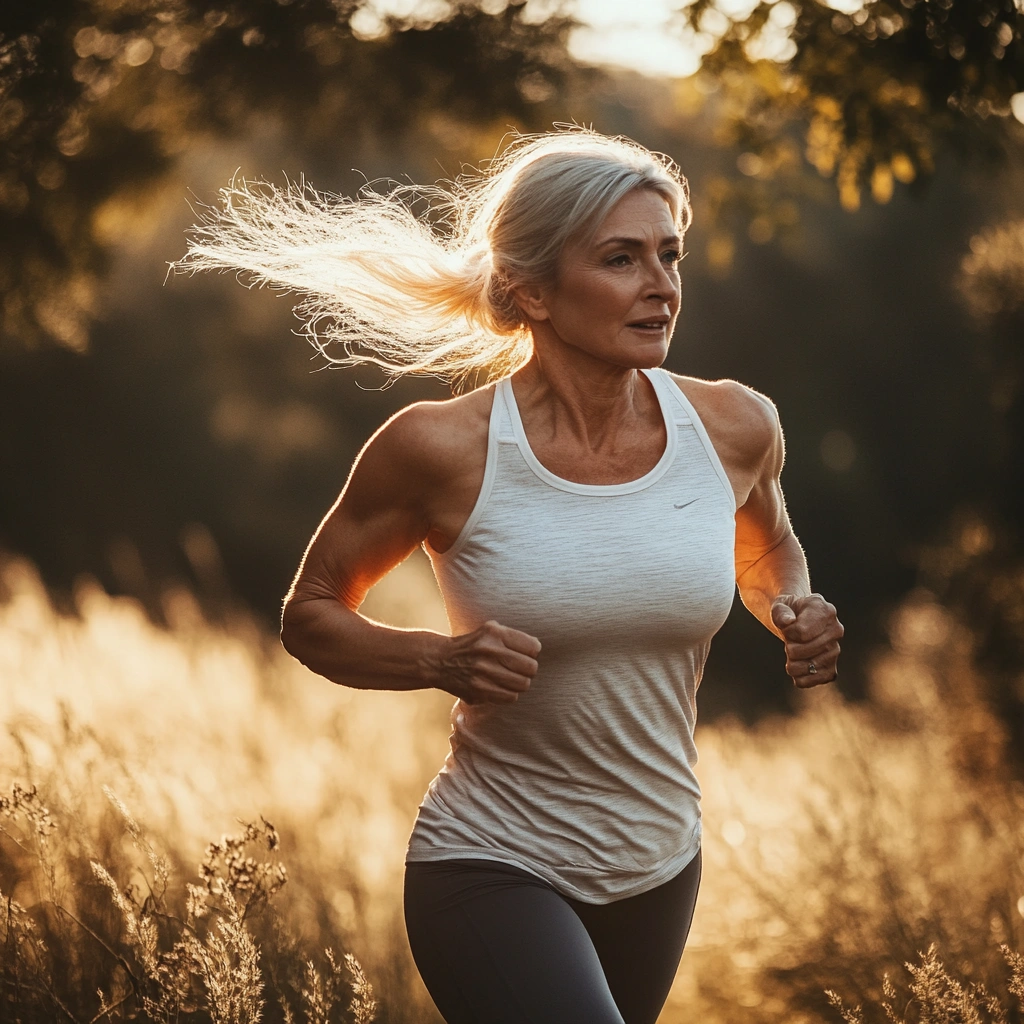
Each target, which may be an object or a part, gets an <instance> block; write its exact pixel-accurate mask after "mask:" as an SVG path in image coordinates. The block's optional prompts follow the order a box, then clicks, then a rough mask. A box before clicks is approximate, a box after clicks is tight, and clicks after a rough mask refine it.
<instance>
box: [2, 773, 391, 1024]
mask: <svg viewBox="0 0 1024 1024" xmlns="http://www.w3.org/2000/svg"><path fill="white" fill-rule="evenodd" d="M107 797H108V799H109V800H110V803H111V804H112V805H113V807H114V809H115V810H116V813H117V814H118V815H119V816H120V818H121V821H122V823H123V827H124V831H125V834H126V835H127V837H128V838H129V839H130V841H131V845H132V847H133V848H134V850H135V852H136V853H137V854H141V855H142V863H141V864H140V863H138V862H136V863H135V864H134V865H133V867H134V873H135V874H136V876H137V877H139V878H141V879H143V883H142V884H143V886H144V889H143V888H141V887H140V886H139V885H138V884H137V883H135V882H132V883H130V884H128V885H127V886H122V885H121V884H119V883H118V882H117V881H116V880H115V878H114V876H113V875H112V874H111V873H110V871H108V870H107V868H106V867H105V866H104V865H103V864H101V863H100V862H98V861H97V860H94V859H89V860H88V868H89V869H90V871H91V874H92V876H93V879H94V882H95V883H98V891H97V885H95V884H94V885H92V886H91V887H90V886H89V883H88V877H87V874H86V872H85V870H84V864H83V858H84V856H87V854H83V853H82V851H81V850H80V849H79V847H78V844H77V843H76V842H74V841H73V839H72V837H71V836H69V835H68V834H67V832H66V831H65V832H64V833H63V834H62V832H61V829H60V828H59V825H58V823H57V822H55V821H54V820H53V819H52V817H51V816H50V812H49V811H48V810H47V809H46V808H45V807H44V806H43V805H42V803H41V800H40V798H39V795H38V794H37V792H36V790H35V789H34V788H33V789H25V788H23V787H21V786H19V785H18V784H17V783H15V785H14V786H13V788H12V790H11V796H10V797H9V798H7V797H3V798H0V835H2V836H3V837H4V839H6V840H7V841H8V843H9V844H11V846H12V847H13V849H8V848H5V847H3V846H2V845H0V869H2V876H3V881H4V887H5V889H6V890H7V891H6V893H4V892H0V906H2V909H3V913H4V915H5V916H4V917H3V918H0V950H2V958H0V1005H2V1006H3V1009H4V1012H5V1014H6V1017H5V1019H12V1020H19V1021H22V1022H25V1024H29V1022H33V1021H40V1022H41V1021H45V1020H53V1019H55V1018H60V1017H63V1018H66V1019H68V1020H71V1021H90V1022H97V1021H100V1020H108V1021H145V1022H160V1024H172V1022H175V1024H176V1022H180V1021H192V1022H195V1024H204V1022H209V1024H255V1022H256V1021H259V1020H262V1019H264V1017H265V1016H269V1017H271V1018H272V1019H284V1020H286V1021H294V1020H296V1019H297V1018H296V1016H295V1010H294V1007H295V1006H296V1005H301V1006H302V1017H301V1018H299V1019H304V1020H305V1021H307V1022H308V1024H328V1021H330V1020H336V1019H337V1014H336V1008H340V1006H341V1003H342V1001H343V1000H344V999H346V998H347V999H348V1000H349V1005H348V1012H349V1019H350V1020H351V1021H352V1024H371V1022H372V1021H373V1019H374V1015H375V1008H376V1002H375V1000H374V997H373V990H372V988H371V986H370V985H369V983H368V982H367V980H366V977H365V975H364V974H363V971H362V968H361V967H360V966H359V964H358V962H357V961H356V960H355V958H354V957H353V956H352V955H351V954H346V956H345V957H344V960H343V961H339V960H338V959H337V958H336V957H335V955H334V953H333V951H332V950H331V949H329V948H328V949H326V950H324V960H325V966H323V967H318V966H317V965H316V964H315V963H314V961H313V960H311V959H309V958H308V957H304V956H302V955H301V954H299V953H298V952H297V951H296V949H295V948H294V947H293V946H289V945H287V944H286V945H284V946H282V944H281V943H280V942H276V941H275V938H277V936H278V935H280V930H278V932H276V933H275V932H274V931H273V930H271V929H268V928H267V926H266V922H265V921H264V922H263V925H264V926H263V928H262V929H261V931H262V935H261V941H258V940H257V937H256V936H255V935H254V933H253V927H252V919H253V917H254V916H257V915H260V914H262V915H264V916H266V915H267V913H268V907H267V904H268V903H269V901H270V900H271V899H272V898H273V896H274V895H275V894H276V893H277V892H278V890H279V889H280V888H281V886H282V885H283V884H284V881H285V872H284V866H283V865H282V864H280V863H279V862H276V861H266V860H262V859H256V858H255V857H253V856H250V855H247V854H246V850H247V849H248V848H250V847H252V846H262V847H265V848H266V850H268V851H275V850H276V849H277V848H278V845H279V842H280V840H279V837H278V835H277V832H276V830H275V829H274V828H273V826H272V825H270V824H269V823H268V822H266V821H261V822H260V823H259V824H253V823H249V824H245V825H244V827H243V830H242V832H240V833H239V834H237V835H233V836H226V837H224V838H223V839H222V840H220V841H219V842H216V843H211V844H210V845H209V846H208V847H207V850H206V854H205V856H204V857H203V861H202V863H201V864H200V867H199V877H200V884H199V885H195V884H192V883H187V884H186V886H185V894H184V899H182V897H181V894H175V893H172V892H171V891H170V887H169V880H170V878H171V875H172V868H171V865H170V863H169V861H168V860H167V859H166V858H165V857H164V856H163V855H161V854H160V853H159V852H158V851H157V850H156V849H155V847H154V846H153V845H152V843H151V842H150V841H149V839H148V837H147V836H146V833H145V832H144V831H143V829H142V828H141V827H140V826H139V824H138V822H137V821H136V820H135V818H134V817H133V816H132V815H131V813H130V812H129V811H128V809H127V808H126V807H125V806H124V804H123V803H122V802H121V801H120V800H119V799H118V798H117V797H116V796H115V795H114V794H113V793H112V792H111V791H109V790H108V791H107ZM19 818H20V819H22V822H23V827H22V828H20V829H18V828H17V824H16V822H17V819H19ZM4 819H6V821H4ZM69 840H70V841H69ZM30 848H31V849H32V850H33V852H34V856H31V855H29V852H28V851H29V849H30ZM146 865H148V867H149V869H150V870H151V872H152V877H149V876H147V874H146ZM40 878H43V879H47V880H49V884H45V885H44V886H43V889H42V891H41V892H40V890H39V887H38V881H39V879H40ZM57 879H60V880H61V882H62V884H61V886H60V887H58V886H56V885H55V884H54V881H55V880H57ZM33 889H35V895H36V902H35V903H34V904H33V905H29V906H26V905H23V904H22V903H21V902H18V901H16V900H15V899H14V898H13V896H12V895H10V893H11V892H12V891H13V892H19V891H21V890H25V891H29V892H31V891H32V890H33ZM90 889H91V890H92V893H91V897H90V895H89V894H90ZM61 891H62V892H63V893H64V895H63V896H61V895H60V892H61ZM103 893H105V894H106V897H107V899H108V900H109V904H110V906H111V907H112V908H113V909H114V911H115V913H114V914H104V913H103V912H102V910H103V908H102V907H101V906H100V902H101V900H102V899H103ZM80 904H81V905H82V906H80ZM63 919H66V920H67V921H70V922H71V924H72V925H73V926H74V927H73V929H72V930H71V931H70V932H69V931H66V930H64V929H61V928H60V927H59V924H60V923H61V921H62V920H63ZM86 920H88V921H89V923H86ZM268 957H272V958H274V961H275V970H274V974H273V976H272V980H276V981H277V982H278V984H277V985H276V986H275V985H274V984H271V985H269V986H268V984H267V979H266V977H265V974H264V971H263V969H262V966H261V960H262V959H265V958H268ZM346 975H348V976H350V979H349V978H346ZM284 978H288V979H289V980H290V983H285V984H281V981H282V979H284ZM58 979H59V980H58ZM93 992H95V996H93ZM268 996H269V997H271V998H272V1000H273V1004H274V1005H273V1008H274V1009H275V1010H278V1011H279V1013H280V1016H279V1013H278V1012H273V1013H267V1014H266V1015H265V1013H264V1010H265V1008H266V1007H267V997H268Z"/></svg>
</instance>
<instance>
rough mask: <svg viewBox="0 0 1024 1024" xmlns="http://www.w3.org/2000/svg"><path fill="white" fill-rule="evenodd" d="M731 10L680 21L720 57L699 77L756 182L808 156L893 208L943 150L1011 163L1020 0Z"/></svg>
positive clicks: (1021, 31)
mask: <svg viewBox="0 0 1024 1024" xmlns="http://www.w3.org/2000/svg"><path fill="white" fill-rule="evenodd" d="M837 6H838V5H837ZM729 7H730V8H731V9H732V11H733V12H735V11H736V5H729ZM722 8H725V5H719V4H718V3H716V0H695V2H694V3H692V4H690V5H688V6H686V7H684V8H683V9H682V11H681V12H680V18H681V19H682V21H683V23H684V25H685V27H686V28H687V29H688V30H689V31H691V32H697V33H700V34H701V36H700V37H701V38H703V39H705V40H708V44H709V45H710V46H711V50H710V52H709V53H708V54H707V56H706V57H705V58H704V66H703V70H702V72H701V74H702V75H704V76H705V77H706V78H707V79H708V80H709V88H721V93H722V95H721V98H720V101H719V102H720V107H721V108H722V109H721V113H722V137H723V141H725V142H728V143H729V144H732V145H736V146H738V147H740V148H741V149H742V150H743V151H744V154H745V155H743V156H741V158H740V169H741V171H742V172H743V173H744V174H745V175H747V176H748V177H749V178H751V179H753V181H754V183H756V181H758V180H761V181H764V180H769V179H772V178H784V177H786V176H787V175H793V174H794V172H795V171H797V170H799V164H800V157H801V154H802V156H803V158H805V159H806V161H807V162H808V163H810V164H811V165H812V166H813V167H814V168H815V169H816V170H817V171H818V173H819V174H820V175H822V176H823V177H834V178H835V183H836V187H837V189H838V193H839V198H840V201H841V202H842V205H843V206H844V208H846V209H848V210H855V209H857V208H858V206H859V205H860V202H861V197H862V194H863V192H864V191H865V190H869V191H870V193H871V195H872V197H873V198H874V199H875V201H876V202H879V203H886V202H888V201H889V199H890V198H891V196H892V194H893V189H894V185H895V183H896V182H900V183H904V184H909V183H911V182H913V181H915V179H919V178H921V177H926V176H928V175H929V174H931V173H932V171H933V170H934V168H935V166H936V161H937V159H938V157H939V155H940V154H941V153H942V152H943V151H944V150H947V149H949V150H953V151H957V152H960V153H962V154H967V153H970V154H971V155H984V156H985V157H987V158H989V159H993V160H994V159H998V158H1000V157H1002V158H1004V159H1005V157H1006V156H1007V154H1008V152H1009V150H1010V149H1012V148H1013V147H1014V146H1016V145H1019V144H1020V140H1021V138H1022V137H1024V130H1022V127H1021V125H1020V124H1019V123H1017V120H1016V119H1015V118H1014V117H1013V116H1012V115H1011V105H1010V101H1011V98H1012V97H1013V96H1015V95H1016V94H1018V93H1021V92H1024V8H1022V7H1021V5H1020V4H1019V2H1017V0H868V2H866V3H864V4H863V6H861V7H860V8H859V9H856V10H854V11H853V12H852V13H844V12H843V11H839V10H835V9H834V8H832V7H829V6H827V5H826V4H825V3H823V2H821V0H781V2H768V0H751V2H750V3H749V4H748V5H741V6H740V11H739V13H738V14H737V13H733V14H732V15H731V16H729V15H727V14H726V13H724V12H723V9H722ZM728 9H729V8H726V10H728Z"/></svg>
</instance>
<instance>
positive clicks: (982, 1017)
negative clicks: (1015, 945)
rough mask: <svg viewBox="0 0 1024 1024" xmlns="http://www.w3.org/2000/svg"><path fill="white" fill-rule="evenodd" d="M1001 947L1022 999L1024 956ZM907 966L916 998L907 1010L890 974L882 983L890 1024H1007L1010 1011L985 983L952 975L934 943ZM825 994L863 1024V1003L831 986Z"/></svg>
mask: <svg viewBox="0 0 1024 1024" xmlns="http://www.w3.org/2000/svg"><path fill="white" fill-rule="evenodd" d="M1001 950H1002V953H1003V956H1004V957H1005V958H1006V962H1007V964H1008V965H1009V967H1010V971H1011V977H1010V982H1009V985H1008V988H1009V991H1010V992H1011V993H1012V994H1013V995H1015V996H1017V998H1018V999H1020V998H1021V997H1022V996H1024V956H1021V954H1020V953H1015V952H1014V951H1013V950H1011V949H1010V947H1009V946H1006V945H1003V946H1002V947H1001ZM904 966H905V967H906V969H907V971H909V973H910V977H911V983H910V994H911V996H912V997H913V998H912V1000H911V1003H910V1004H909V1006H908V1007H907V1010H906V1011H904V1012H903V1013H901V1012H900V1011H899V1010H898V1009H897V1008H896V1000H897V993H896V989H895V988H894V987H893V985H892V982H890V981H889V979H888V977H887V978H886V979H885V982H884V983H883V985H882V992H883V999H882V1009H883V1010H884V1011H885V1016H886V1019H887V1020H889V1021H890V1022H891V1024H919V1022H920V1024H1008V1021H1009V1019H1010V1010H1009V1009H1008V1008H1007V1007H1005V1006H1003V1004H1002V1003H1001V1002H1000V1000H999V999H998V998H997V997H996V996H993V995H991V994H990V993H989V991H988V989H986V988H985V986H984V985H981V984H975V983H969V984H967V985H964V984H963V983H961V982H960V981H958V980H957V979H956V978H954V977H952V976H951V975H950V973H949V972H948V970H947V969H946V966H945V965H944V964H943V963H942V961H941V960H940V959H939V957H938V954H937V952H936V950H935V946H934V944H933V945H931V946H929V947H928V950H927V952H925V953H921V954H920V963H918V964H912V963H907V964H905V965H904ZM825 994H826V996H828V1001H829V1002H830V1003H831V1004H832V1006H834V1007H835V1008H836V1009H837V1010H838V1011H839V1013H840V1015H841V1017H842V1019H843V1020H844V1021H845V1022H846V1024H864V1013H863V1011H862V1010H861V1008H860V1006H855V1007H853V1008H852V1009H848V1008H847V1007H846V1006H844V1005H843V1001H842V999H841V998H840V996H839V995H838V994H837V993H835V992H833V991H832V990H831V989H830V990H829V991H828V992H826V993H825Z"/></svg>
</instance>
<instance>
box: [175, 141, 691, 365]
mask: <svg viewBox="0 0 1024 1024" xmlns="http://www.w3.org/2000/svg"><path fill="white" fill-rule="evenodd" d="M635 189H651V190H653V191H655V192H657V193H659V194H660V195H662V196H663V197H664V198H665V200H666V201H667V202H668V204H669V207H670V208H671V210H672V214H673V217H674V218H675V221H676V223H677V225H678V227H679V230H680V232H683V231H685V230H686V228H687V227H688V226H689V223H690V218H691V210H690V202H689V189H688V186H687V183H686V179H685V178H684V177H683V175H682V174H681V172H680V170H679V168H678V167H677V165H676V164H675V163H674V162H673V161H672V160H671V159H670V158H669V157H667V156H665V155H663V154H657V153H652V152H650V151H649V150H647V149H645V148H644V147H642V146H640V145H638V144H637V143H635V142H632V141H630V140H629V139H625V138H622V137H616V138H612V137H609V136H605V135H601V134H599V133H597V132H594V131H590V130H588V129H583V128H576V127H573V128H567V129H566V128H563V129H558V130H555V131H552V132H546V133H543V134H539V135H520V136H516V137H514V138H513V140H512V142H511V143H510V144H509V145H508V146H507V147H506V148H505V150H504V151H503V152H502V153H501V154H500V155H499V156H497V157H495V158H494V159H493V160H492V161H490V163H489V164H488V166H487V167H486V169H485V170H484V171H482V172H479V173H475V174H472V175H463V176H461V177H460V178H458V179H457V180H455V181H454V182H451V183H449V184H448V187H446V188H444V187H433V188H421V187H417V186H408V185H399V186H395V187H393V188H391V189H390V190H389V191H387V192H383V193H382V192H377V191H374V190H373V189H372V188H371V187H369V186H367V187H366V188H364V189H363V190H361V191H360V192H359V194H358V195H356V196H355V197H354V198H352V197H346V196H340V195H333V194H330V193H326V192H318V191H317V190H316V189H314V188H313V187H312V186H310V185H308V184H307V183H306V182H305V181H301V182H298V183H295V182H292V183H288V184H286V185H285V186H284V187H283V188H279V187H277V186H275V185H273V184H271V183H269V182H265V181H246V180H244V179H233V180H232V181H231V182H230V184H229V185H228V186H227V187H225V188H223V189H221V190H220V194H219V203H218V204H217V205H216V206H211V207H204V208H202V219H201V221H200V223H198V224H197V225H195V226H194V227H193V228H192V230H191V233H190V236H189V240H188V251H187V253H186V255H185V256H184V257H183V258H182V259H181V260H178V261H177V262H175V263H172V264H171V269H172V270H173V271H176V272H181V273H194V272H196V271H200V270H218V271H222V272H224V271H234V272H235V273H236V274H237V275H239V280H240V281H242V282H243V283H245V284H247V285H248V286H249V287H253V286H264V285H269V286H271V287H273V288H277V289H280V290H282V291H286V292H294V293H296V294H297V295H298V296H299V301H298V302H297V303H296V305H295V313H296V316H298V317H299V319H300V320H302V321H303V328H302V333H304V334H305V336H306V337H307V339H308V340H309V341H310V343H311V344H312V345H313V346H314V347H315V348H316V349H317V350H318V351H319V352H320V353H321V354H322V355H323V356H324V357H325V358H326V359H327V360H328V361H329V362H330V363H331V364H334V365H342V366H354V365H361V364H367V363H369V364H373V365H376V366H378V367H380V368H381V369H382V370H383V371H384V372H385V373H386V374H388V375H389V377H390V378H395V377H399V376H402V375H404V374H428V375H432V376H436V377H440V378H441V379H443V380H447V381H449V382H450V383H452V384H453V385H461V384H464V383H465V382H466V381H468V380H471V379H474V378H478V377H479V376H481V375H482V376H483V377H484V378H485V379H486V378H488V377H490V378H495V377H503V376H506V375H508V374H510V373H512V372H514V371H515V370H516V369H518V368H519V367H520V366H522V365H523V364H524V363H525V362H526V361H527V360H528V359H529V358H530V355H531V353H532V351H533V339H532V336H531V334H530V330H529V326H528V324H527V323H526V321H525V318H524V317H523V314H522V313H521V311H520V310H519V307H518V306H517V305H516V302H515V300H514V298H513V294H512V290H513V289H514V288H516V287H517V286H520V285H524V284H549V283H553V282H556V281H557V276H558V261H559V257H560V256H561V254H562V251H563V250H564V248H565V247H566V245H567V244H569V243H572V242H576V241H581V240H582V241H585V240H586V239H587V238H588V235H592V233H593V232H594V231H596V230H597V228H598V226H599V225H600V223H601V221H602V220H603V219H604V217H605V216H606V215H607V214H608V212H609V211H610V210H611V208H612V207H613V206H614V205H615V204H616V203H617V202H618V201H619V200H620V199H622V198H623V197H624V196H625V195H627V194H628V193H630V192H632V191H634V190H635ZM331 349H333V351H330V350H331Z"/></svg>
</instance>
